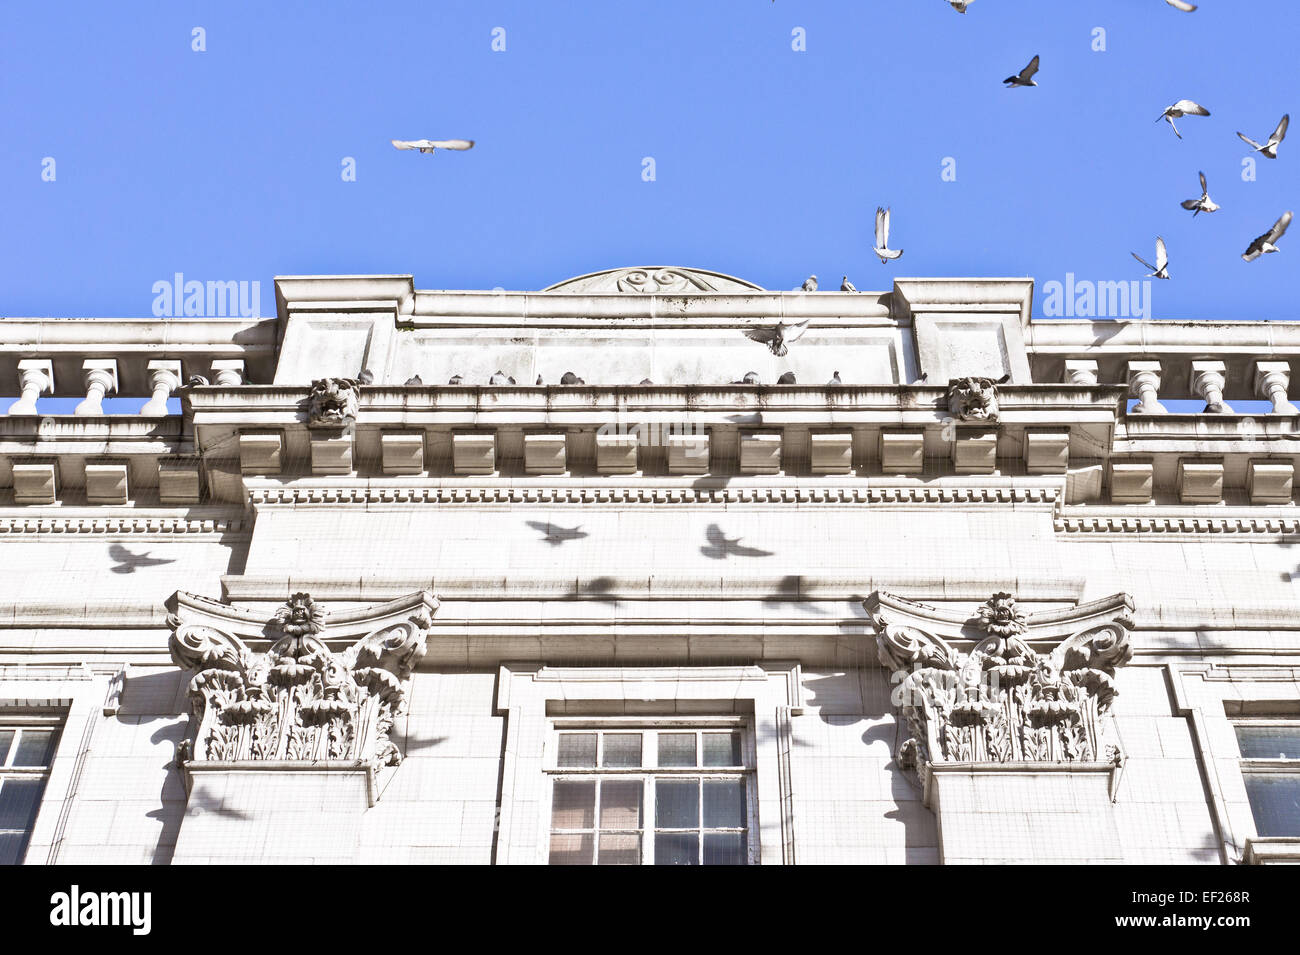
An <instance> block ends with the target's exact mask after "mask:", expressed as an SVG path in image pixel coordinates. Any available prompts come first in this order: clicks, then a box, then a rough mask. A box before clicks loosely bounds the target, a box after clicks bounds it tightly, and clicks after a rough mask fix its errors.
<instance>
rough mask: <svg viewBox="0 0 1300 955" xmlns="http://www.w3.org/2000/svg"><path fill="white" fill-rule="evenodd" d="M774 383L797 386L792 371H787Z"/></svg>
mask: <svg viewBox="0 0 1300 955" xmlns="http://www.w3.org/2000/svg"><path fill="white" fill-rule="evenodd" d="M776 383H777V384H778V385H793V384H797V382H796V381H795V380H794V372H792V371H787V372H786V373H785V374H784V375H782V376H781V377H780V378H778V379H777V380H776Z"/></svg>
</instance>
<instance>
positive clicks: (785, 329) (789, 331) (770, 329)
mask: <svg viewBox="0 0 1300 955" xmlns="http://www.w3.org/2000/svg"><path fill="white" fill-rule="evenodd" d="M806 331H808V319H804V320H803V321H802V322H800V323H799V324H798V325H787V324H786V323H785V322H779V323H777V324H776V325H764V326H762V327H759V328H749V329H746V330H745V337H746V338H748V339H750V340H751V341H756V342H761V343H762V344H764V345H766V346H767V347H768V348H770V349H771V350H772V354H773V355H775V356H776V357H777V358H780V357H781V356H782V355H784V354H785V353H786V352H788V351H789V350H790V349H789V348H788V347H787V346H789V345H793V344H794V343H795V342H797V341H798V340H799V339H800V338H801V337H802V336H803V333H804V332H806Z"/></svg>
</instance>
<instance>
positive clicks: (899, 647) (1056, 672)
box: [863, 592, 1133, 772]
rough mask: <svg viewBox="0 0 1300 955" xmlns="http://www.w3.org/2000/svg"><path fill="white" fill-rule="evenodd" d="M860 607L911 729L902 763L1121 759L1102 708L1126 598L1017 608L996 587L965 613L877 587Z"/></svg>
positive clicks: (1110, 686)
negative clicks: (1029, 610)
mask: <svg viewBox="0 0 1300 955" xmlns="http://www.w3.org/2000/svg"><path fill="white" fill-rule="evenodd" d="M863 606H864V607H865V608H866V609H867V612H868V613H869V614H870V616H871V619H872V622H873V624H874V625H875V629H876V646H877V650H878V653H879V656H880V662H881V664H882V665H883V666H884V667H886V668H887V669H888V670H890V671H892V673H893V682H894V690H893V702H894V703H895V705H896V706H898V707H899V708H900V710H901V714H902V716H903V719H904V722H905V726H906V733H907V734H908V738H907V739H906V740H905V741H904V742H903V743H902V745H901V746H900V747H899V750H898V762H899V765H900V767H901V768H903V769H915V770H920V771H922V772H924V771H925V770H926V769H928V767H929V766H930V765H932V764H935V763H983V762H993V763H1012V762H1027V763H1041V762H1080V763H1099V762H1109V763H1115V764H1118V763H1119V762H1120V761H1121V760H1122V753H1121V752H1120V749H1119V746H1118V743H1117V742H1116V741H1115V739H1114V734H1113V728H1112V721H1111V717H1110V710H1111V704H1112V702H1113V701H1114V699H1115V696H1116V693H1117V690H1116V687H1115V669H1116V667H1119V666H1121V665H1123V664H1125V663H1127V662H1128V661H1129V659H1130V658H1131V657H1132V655H1133V650H1132V647H1131V646H1130V644H1129V629H1130V628H1131V627H1132V625H1133V623H1132V617H1131V616H1130V614H1131V612H1132V609H1133V607H1132V602H1131V600H1130V599H1129V597H1128V596H1127V595H1126V594H1116V595H1115V596H1113V597H1109V598H1106V599H1104V600H1099V601H1094V602H1092V603H1089V604H1083V605H1080V606H1078V607H1075V608H1071V609H1070V610H1067V611H1059V610H1058V611H1049V612H1046V613H1043V614H1031V615H1028V616H1026V615H1025V614H1023V613H1022V612H1021V611H1020V610H1019V608H1018V607H1017V606H1016V601H1015V598H1014V597H1012V595H1011V594H1009V593H996V594H994V595H993V596H992V597H990V598H989V599H988V601H987V602H985V604H984V605H983V606H982V607H980V608H979V612H978V614H977V615H976V616H974V617H971V618H969V619H965V620H963V619H962V618H961V617H959V616H958V615H955V614H948V613H945V612H943V611H939V610H937V609H935V608H932V607H927V606H926V605H924V604H920V603H916V602H914V601H910V600H906V599H904V598H901V597H896V596H893V595H891V594H885V593H880V592H877V593H876V594H873V595H872V596H871V597H870V598H868V599H867V600H866V601H864V602H863ZM944 630H946V631H948V633H949V636H948V638H945V637H944V636H941V635H940V633H939V631H944ZM971 644H973V646H972V645H971ZM962 645H965V646H970V649H969V650H962V649H960V648H959V647H960V646H962Z"/></svg>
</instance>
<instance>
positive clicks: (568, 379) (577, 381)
mask: <svg viewBox="0 0 1300 955" xmlns="http://www.w3.org/2000/svg"><path fill="white" fill-rule="evenodd" d="M560 384H562V385H585V384H586V382H585V381H583V380H582V379H581V378H579V377H578V376H577V375H575V374H574V373H573V372H571V371H566V372H565V373H564V374H563V375H561V376H560Z"/></svg>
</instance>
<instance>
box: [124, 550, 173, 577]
mask: <svg viewBox="0 0 1300 955" xmlns="http://www.w3.org/2000/svg"><path fill="white" fill-rule="evenodd" d="M151 553H153V552H152V551H144V552H143V553H139V554H137V553H135V552H134V551H131V550H128V549H127V548H126V547H123V546H122V545H121V544H109V545H108V558H109V560H111V561H113V562H114V565H113V566H112V567H110V568H108V569H109V571H111V572H112V573H114V574H134V573H135V572H136V571H137V570H140V569H141V568H145V567H155V566H157V565H159V564H174V563H176V561H175V559H174V558H170V557H150V556H149V555H150V554H151Z"/></svg>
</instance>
